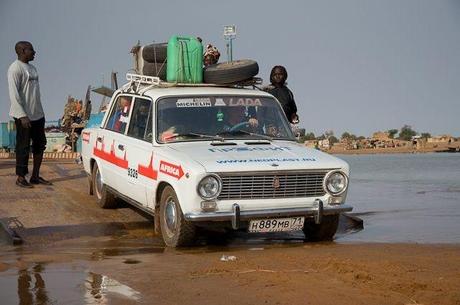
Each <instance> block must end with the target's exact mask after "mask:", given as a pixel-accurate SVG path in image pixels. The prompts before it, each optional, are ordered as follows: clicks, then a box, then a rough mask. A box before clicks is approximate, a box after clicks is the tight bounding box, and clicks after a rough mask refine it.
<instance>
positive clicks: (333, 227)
mask: <svg viewBox="0 0 460 305" xmlns="http://www.w3.org/2000/svg"><path fill="white" fill-rule="evenodd" d="M338 225H339V215H327V216H323V217H322V220H321V223H320V224H316V223H314V222H313V221H309V222H305V225H304V227H303V232H304V233H305V240H308V241H331V240H332V238H333V237H334V235H335V232H337V227H338Z"/></svg>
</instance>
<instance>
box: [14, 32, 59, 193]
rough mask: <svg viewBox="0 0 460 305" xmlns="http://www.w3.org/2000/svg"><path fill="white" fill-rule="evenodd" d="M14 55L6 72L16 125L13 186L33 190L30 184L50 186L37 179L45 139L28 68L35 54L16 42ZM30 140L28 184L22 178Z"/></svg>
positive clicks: (34, 76)
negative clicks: (15, 178) (30, 166)
mask: <svg viewBox="0 0 460 305" xmlns="http://www.w3.org/2000/svg"><path fill="white" fill-rule="evenodd" d="M15 51H16V54H17V56H18V59H17V60H15V61H14V62H13V63H12V64H11V65H10V67H9V69H8V90H9V95H10V100H11V108H10V116H12V117H13V118H14V122H15V124H16V175H17V180H16V185H18V186H20V187H24V188H32V187H33V184H45V185H51V184H52V183H51V182H49V181H47V180H45V179H43V178H42V177H40V166H41V164H42V160H43V152H44V151H45V148H46V137H45V113H44V112H43V107H42V103H41V101H40V86H39V83H38V72H37V69H35V67H34V66H33V65H31V64H29V62H30V61H32V60H34V58H35V50H34V48H33V46H32V44H31V43H30V42H28V41H19V42H18V43H16V46H15ZM31 140H32V154H33V169H32V175H31V178H30V180H29V181H27V180H26V178H25V176H26V175H27V174H28V172H29V169H28V162H29V153H30V141H31Z"/></svg>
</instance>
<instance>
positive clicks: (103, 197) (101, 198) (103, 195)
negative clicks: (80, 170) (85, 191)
mask: <svg viewBox="0 0 460 305" xmlns="http://www.w3.org/2000/svg"><path fill="white" fill-rule="evenodd" d="M91 180H92V185H93V192H94V195H96V201H97V204H99V206H100V207H101V208H103V209H113V208H115V207H116V206H117V201H116V200H115V196H114V195H113V194H112V193H110V192H109V191H108V190H107V186H106V185H105V184H104V182H102V176H101V172H100V170H99V167H98V166H97V163H94V167H93V173H92V175H91Z"/></svg>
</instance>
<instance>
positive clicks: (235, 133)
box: [218, 130, 273, 142]
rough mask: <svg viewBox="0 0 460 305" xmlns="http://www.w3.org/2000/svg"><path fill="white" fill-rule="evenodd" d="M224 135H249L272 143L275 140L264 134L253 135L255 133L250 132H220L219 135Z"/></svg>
mask: <svg viewBox="0 0 460 305" xmlns="http://www.w3.org/2000/svg"><path fill="white" fill-rule="evenodd" d="M222 134H230V135H237V134H245V135H249V136H254V137H258V138H261V139H264V140H268V141H270V142H272V141H273V138H272V137H270V136H266V135H262V134H258V133H253V132H249V131H245V130H235V131H224V132H220V133H219V134H218V135H222Z"/></svg>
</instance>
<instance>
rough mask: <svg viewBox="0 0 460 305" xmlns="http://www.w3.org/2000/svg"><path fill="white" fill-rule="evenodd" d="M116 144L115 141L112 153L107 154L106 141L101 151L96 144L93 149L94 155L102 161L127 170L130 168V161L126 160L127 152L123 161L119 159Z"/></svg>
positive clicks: (111, 149) (111, 148) (111, 147)
mask: <svg viewBox="0 0 460 305" xmlns="http://www.w3.org/2000/svg"><path fill="white" fill-rule="evenodd" d="M114 143H115V141H113V142H112V145H111V146H110V152H105V151H104V147H105V144H104V140H102V147H101V149H98V148H97V143H96V146H95V147H94V149H93V154H94V155H95V156H96V157H99V158H101V159H102V160H105V161H107V162H109V163H112V164H115V165H116V166H118V167H121V168H124V169H127V168H128V160H126V152H125V155H124V156H123V159H122V158H118V157H117V156H115V149H114Z"/></svg>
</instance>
